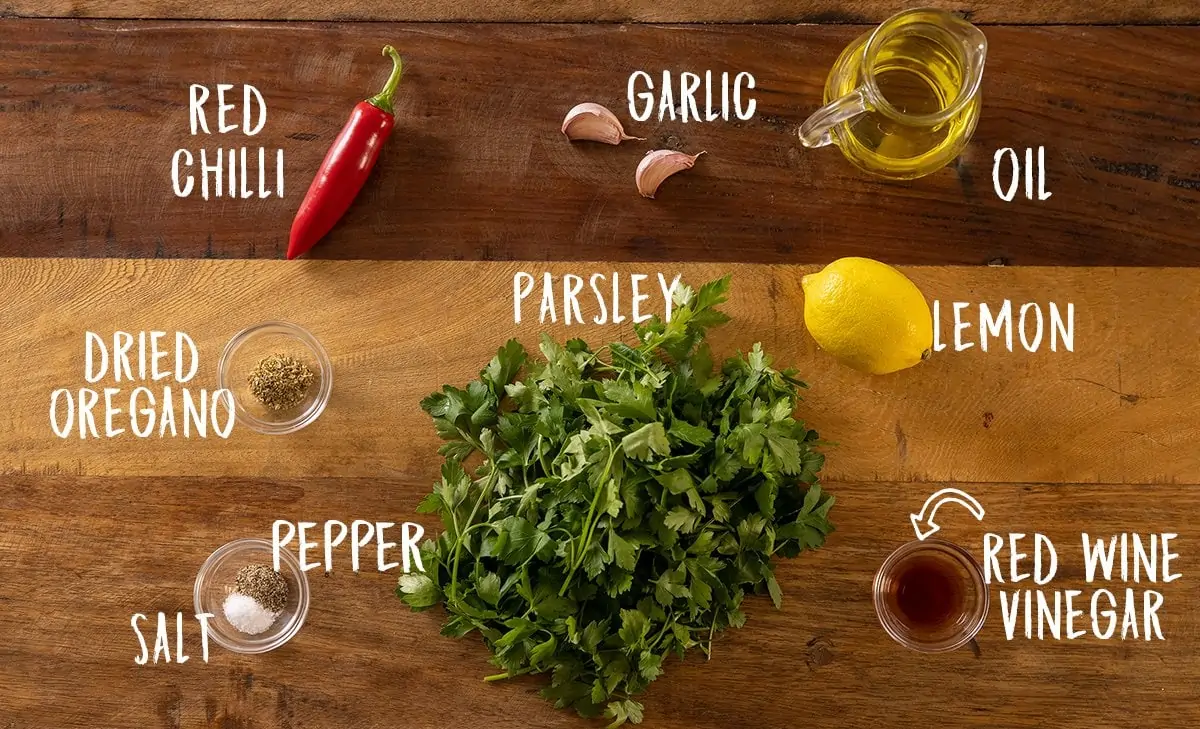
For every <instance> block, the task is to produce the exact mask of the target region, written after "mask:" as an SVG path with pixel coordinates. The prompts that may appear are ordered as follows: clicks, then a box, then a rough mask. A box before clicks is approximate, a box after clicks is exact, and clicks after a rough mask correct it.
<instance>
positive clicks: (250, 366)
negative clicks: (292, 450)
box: [217, 321, 333, 435]
mask: <svg viewBox="0 0 1200 729" xmlns="http://www.w3.org/2000/svg"><path fill="white" fill-rule="evenodd" d="M217 372H218V377H219V378H220V387H222V388H224V389H227V390H229V391H230V392H231V393H232V394H233V402H234V410H235V411H236V413H237V419H238V421H239V422H240V423H242V424H243V425H246V426H248V427H250V428H252V429H254V430H256V431H258V432H259V433H266V434H268V435H282V434H284V433H293V432H295V431H297V430H300V429H301V428H303V427H304V426H306V425H308V424H309V423H311V422H313V421H314V420H316V419H317V417H318V416H319V415H320V414H321V411H323V410H324V409H325V404H326V403H327V402H328V401H329V393H330V392H331V391H332V389H333V365H332V364H331V363H330V361H329V355H328V354H327V353H326V352H325V348H324V347H322V346H321V343H320V342H318V341H317V338H316V337H314V336H313V335H312V334H310V333H309V332H308V331H307V330H305V329H303V328H302V327H299V326H296V325H295V324H289V323H288V322H283V321H269V322H264V323H262V324H256V325H254V326H252V327H249V328H247V329H243V330H242V331H240V332H238V333H237V334H236V335H234V337H233V339H231V340H229V344H227V345H225V351H224V352H222V353H221V361H220V362H219V363H218V365H217Z"/></svg>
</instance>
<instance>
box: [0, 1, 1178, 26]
mask: <svg viewBox="0 0 1200 729" xmlns="http://www.w3.org/2000/svg"><path fill="white" fill-rule="evenodd" d="M925 5H927V6H930V7H940V8H943V9H945V10H951V11H957V12H961V13H963V14H964V15H966V16H967V17H969V18H971V19H972V20H973V21H975V22H980V23H1187V22H1192V23H1194V22H1196V21H1197V20H1198V19H1200V14H1197V11H1196V8H1195V6H1194V5H1192V4H1191V3H1189V2H1187V0H1133V1H1132V2H1118V1H1117V0H1097V1H1096V2H1089V1H1088V0H1053V1H1052V2H1032V0H975V2H951V1H949V0H928V2H926V3H925ZM897 9H898V6H897V5H895V4H893V3H888V2H882V0H850V1H849V2H834V1H833V0H801V1H800V2H792V1H788V0H749V2H734V0H703V1H702V2H685V0H664V1H662V2H650V1H649V0H515V1H513V0H482V1H480V0H449V1H443V2H437V1H435V0H414V1H413V2H405V3H395V2H367V1H366V0H334V1H333V2H317V1H316V0H298V1H297V2H286V3H285V2H279V0H272V1H271V2H261V3H253V4H250V5H247V4H245V3H238V2H235V1H234V0H216V1H215V2H209V3H204V4H196V5H191V4H181V3H174V2H169V0H49V1H48V2H37V1H36V0H8V4H7V6H5V7H4V8H3V10H4V11H5V12H6V13H7V14H9V15H14V16H16V17H43V18H45V17H50V18H53V17H72V18H77V17H83V18H88V17H90V18H209V19H226V20H246V19H256V20H276V19H278V20H283V19H286V20H340V21H345V20H381V21H401V20H418V21H430V20H436V21H501V22H589V21H607V22H617V21H622V22H623V21H635V22H653V23H688V22H691V23H697V22H701V23H712V22H734V23H745V22H774V23H863V22H870V21H879V20H883V19H884V18H886V17H888V16H889V15H891V14H892V13H894V12H896V10H897Z"/></svg>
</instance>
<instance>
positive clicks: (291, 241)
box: [287, 46, 402, 260]
mask: <svg viewBox="0 0 1200 729" xmlns="http://www.w3.org/2000/svg"><path fill="white" fill-rule="evenodd" d="M383 55H385V56H390V57H391V59H392V75H391V76H389V77H388V80H387V83H386V84H385V85H384V87H383V90H382V91H380V92H379V93H378V94H376V95H375V96H372V97H371V98H369V99H367V100H366V101H360V102H359V103H358V104H356V105H355V107H354V111H353V112H351V114H350V120H349V121H347V122H346V126H344V127H342V131H341V133H339V134H338V136H337V139H336V140H334V142H333V146H332V147H330V148H329V152H327V153H326V154H325V161H324V162H322V163H321V168H320V169H319V170H317V176H316V177H315V178H313V181H312V185H310V186H309V188H308V192H307V193H306V194H305V195H304V202H302V203H300V210H299V211H297V212H296V219H295V220H293V221H292V233H291V235H290V236H289V237H288V249H287V257H288V260H291V259H293V258H295V257H296V256H300V255H303V254H304V253H306V252H307V251H308V249H310V248H312V247H313V246H315V245H316V244H317V242H318V241H320V240H321V239H322V238H324V237H325V234H326V233H328V232H329V231H330V230H332V229H333V226H334V225H335V224H337V222H338V220H340V219H341V217H342V216H343V215H344V214H345V213H346V210H347V209H348V208H349V207H350V203H352V202H354V198H355V197H356V196H357V195H358V191H359V190H361V189H362V186H363V183H364V182H366V181H367V176H368V175H369V174H371V168H372V167H374V166H375V161H376V160H377V159H379V150H380V149H381V148H382V147H383V143H384V142H386V141H387V138H388V137H390V136H391V134H392V126H393V125H394V124H395V123H396V117H395V110H394V109H393V108H392V97H393V96H395V94H396V87H397V86H399V85H400V75H401V66H402V63H401V61H400V54H399V53H397V52H396V49H395V48H393V47H391V46H384V47H383Z"/></svg>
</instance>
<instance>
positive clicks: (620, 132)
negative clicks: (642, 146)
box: [562, 102, 642, 144]
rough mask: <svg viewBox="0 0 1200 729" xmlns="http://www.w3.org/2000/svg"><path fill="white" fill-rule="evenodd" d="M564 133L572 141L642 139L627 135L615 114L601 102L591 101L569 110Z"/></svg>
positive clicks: (613, 141) (617, 141) (607, 141)
mask: <svg viewBox="0 0 1200 729" xmlns="http://www.w3.org/2000/svg"><path fill="white" fill-rule="evenodd" d="M562 133H563V134H565V135H567V139H570V140H571V141H572V142H574V141H576V140H579V139H586V140H588V141H590V142H604V143H605V144H620V143H621V142H623V141H626V140H631V139H637V140H641V139H642V137H631V136H629V135H627V134H626V133H625V128H624V127H622V126H621V122H620V120H619V119H617V117H616V115H615V114H613V113H612V112H611V111H609V110H608V109H606V108H605V107H603V106H601V105H600V104H593V103H591V102H586V103H583V104H579V105H578V106H576V107H575V108H573V109H571V110H570V111H568V112H567V116H566V118H565V119H563V123H562Z"/></svg>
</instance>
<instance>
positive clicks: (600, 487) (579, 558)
mask: <svg viewBox="0 0 1200 729" xmlns="http://www.w3.org/2000/svg"><path fill="white" fill-rule="evenodd" d="M616 457H617V448H616V444H614V443H613V442H612V441H611V440H610V441H609V442H608V463H606V464H604V471H603V472H602V473H601V474H600V482H599V483H598V484H597V486H596V494H595V496H593V497H592V506H591V508H590V509H588V515H587V521H586V522H584V529H583V535H582V536H583V547H582V548H581V549H580V550H579V551H578V552H577V553H575V555H574V559H572V560H571V569H570V570H569V571H568V572H567V579H565V580H563V584H562V588H561V589H560V590H559V591H558V596H559V597H562V596H563V595H565V594H567V589H568V588H569V587H570V586H571V578H572V577H574V576H575V570H577V569H579V565H580V564H582V563H583V557H584V555H585V554H587V551H588V548H589V547H590V546H591V541H592V533H593V532H594V530H595V528H596V523H597V522H598V521H600V518H599V516H598V515H597V514H596V506H597V505H598V504H599V503H600V494H602V493H604V492H605V491H606V490H607V489H608V474H609V471H611V470H612V464H613V459H614V458H616Z"/></svg>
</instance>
